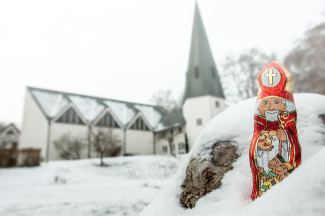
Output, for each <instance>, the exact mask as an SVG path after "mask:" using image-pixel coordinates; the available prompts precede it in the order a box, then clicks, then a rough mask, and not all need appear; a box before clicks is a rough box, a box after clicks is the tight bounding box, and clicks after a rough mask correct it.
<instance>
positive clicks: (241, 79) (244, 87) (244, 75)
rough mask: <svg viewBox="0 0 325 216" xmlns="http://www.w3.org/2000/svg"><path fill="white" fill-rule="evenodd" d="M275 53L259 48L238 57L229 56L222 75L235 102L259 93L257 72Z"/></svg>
mask: <svg viewBox="0 0 325 216" xmlns="http://www.w3.org/2000/svg"><path fill="white" fill-rule="evenodd" d="M275 59H276V56H275V54H270V55H268V54H265V53H263V52H261V51H259V50H257V49H251V50H249V51H248V52H245V53H242V54H240V55H239V56H238V57H235V56H227V57H226V60H225V63H224V64H223V70H222V76H223V82H224V85H223V86H224V91H225V94H226V96H227V98H228V97H229V98H231V100H232V102H233V103H236V102H238V101H240V100H243V99H246V98H250V97H254V96H256V95H257V90H258V88H257V81H256V80H257V78H256V77H257V74H258V73H259V72H260V70H261V69H262V68H263V67H264V66H266V65H267V64H268V63H270V62H271V61H274V60H275Z"/></svg>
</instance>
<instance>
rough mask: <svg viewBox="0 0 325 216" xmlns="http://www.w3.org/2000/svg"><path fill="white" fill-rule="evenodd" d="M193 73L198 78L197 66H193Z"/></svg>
mask: <svg viewBox="0 0 325 216" xmlns="http://www.w3.org/2000/svg"><path fill="white" fill-rule="evenodd" d="M194 75H195V78H199V67H195V68H194Z"/></svg>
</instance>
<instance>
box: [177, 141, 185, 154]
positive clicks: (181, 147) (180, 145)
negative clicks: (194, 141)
mask: <svg viewBox="0 0 325 216" xmlns="http://www.w3.org/2000/svg"><path fill="white" fill-rule="evenodd" d="M178 153H179V154H184V153H185V143H178Z"/></svg>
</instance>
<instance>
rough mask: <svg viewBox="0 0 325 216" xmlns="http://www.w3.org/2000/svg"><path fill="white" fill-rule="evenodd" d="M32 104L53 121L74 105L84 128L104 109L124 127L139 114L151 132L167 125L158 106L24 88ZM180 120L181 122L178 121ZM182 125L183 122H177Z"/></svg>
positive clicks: (163, 112) (164, 113)
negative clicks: (36, 105) (31, 96)
mask: <svg viewBox="0 0 325 216" xmlns="http://www.w3.org/2000/svg"><path fill="white" fill-rule="evenodd" d="M27 89H28V91H30V92H31V94H32V95H33V97H34V99H35V101H36V103H37V104H38V106H39V107H40V109H41V110H42V111H43V113H44V115H45V116H46V117H47V118H48V119H53V118H54V117H56V116H57V115H58V114H59V113H60V111H61V110H62V109H64V107H66V106H69V105H71V104H73V105H74V107H76V108H77V109H78V111H79V113H80V114H81V115H82V117H83V118H84V119H86V120H87V121H88V124H92V123H93V122H94V121H95V120H96V119H97V118H99V116H100V114H101V113H102V112H104V111H105V110H106V109H107V108H108V109H109V110H110V111H111V112H112V113H113V114H114V116H116V117H117V121H119V122H120V123H121V125H123V127H126V126H127V125H128V124H129V123H130V122H131V120H132V119H133V118H135V117H136V116H137V115H138V114H139V113H141V114H142V116H143V117H144V118H145V120H146V121H147V122H148V123H149V124H150V127H151V128H153V130H155V131H156V130H159V129H161V128H164V127H166V126H168V125H166V124H167V123H166V122H165V121H164V120H165V119H166V118H167V113H166V111H165V110H164V109H163V108H162V107H159V106H153V105H148V104H140V103H132V102H126V101H117V100H112V99H108V98H99V97H92V96H87V95H79V94H74V93H68V92H59V91H53V90H48V89H40V88H34V87H28V88H27ZM180 119H182V118H180ZM179 123H180V124H183V123H184V122H179Z"/></svg>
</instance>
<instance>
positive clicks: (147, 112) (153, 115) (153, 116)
mask: <svg viewBox="0 0 325 216" xmlns="http://www.w3.org/2000/svg"><path fill="white" fill-rule="evenodd" d="M135 108H137V109H138V110H139V111H140V112H141V113H142V114H143V115H144V117H145V118H146V119H147V120H148V122H149V123H150V125H151V127H153V128H157V126H158V125H159V123H160V122H162V120H163V116H162V115H161V113H160V112H158V111H157V110H156V109H155V108H154V107H152V106H147V105H135Z"/></svg>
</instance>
